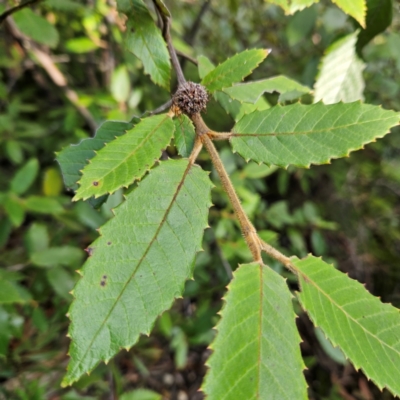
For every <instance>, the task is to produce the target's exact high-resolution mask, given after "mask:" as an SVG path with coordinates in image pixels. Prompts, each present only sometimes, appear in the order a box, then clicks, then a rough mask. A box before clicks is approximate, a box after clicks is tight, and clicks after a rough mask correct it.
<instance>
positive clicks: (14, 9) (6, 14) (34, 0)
mask: <svg viewBox="0 0 400 400" xmlns="http://www.w3.org/2000/svg"><path fill="white" fill-rule="evenodd" d="M40 1H42V0H28V1H26V2H25V3H21V4H18V5H17V6H15V7H12V8H9V9H8V10H6V11H4V12H3V14H1V15H0V24H2V23H3V22H4V21H5V19H6V18H7V17H9V16H10V15H12V14H14V13H15V12H17V11H19V10H22V9H23V8H25V7H28V6H31V5H33V4H35V3H39V2H40Z"/></svg>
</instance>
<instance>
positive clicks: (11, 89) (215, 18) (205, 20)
mask: <svg viewBox="0 0 400 400" xmlns="http://www.w3.org/2000/svg"><path fill="white" fill-rule="evenodd" d="M166 3H167V4H168V6H169V8H170V10H171V13H172V15H173V31H172V36H173V39H174V45H175V46H176V48H177V49H178V50H179V51H180V52H181V53H184V54H185V55H187V56H189V58H190V57H192V58H196V57H197V56H199V55H201V54H203V55H206V56H207V57H209V58H210V59H211V60H212V61H213V62H214V63H218V62H222V61H224V60H225V59H226V58H227V57H229V56H232V55H234V54H235V53H237V52H240V51H242V50H244V49H246V48H255V47H257V48H270V49H272V52H271V54H270V55H269V56H268V58H267V60H266V61H265V62H264V63H263V64H262V65H261V66H260V67H259V68H258V69H257V71H256V72H255V73H254V74H253V75H252V78H251V79H262V78H267V77H270V76H275V75H279V74H285V75H287V76H289V77H291V78H293V79H295V80H297V81H299V82H301V83H302V84H304V85H307V86H309V87H311V88H312V87H313V84H314V82H315V77H316V76H317V74H318V64H319V61H320V59H321V57H322V56H323V55H324V52H325V51H326V49H327V48H328V47H329V45H330V44H331V43H333V42H334V41H335V40H337V39H338V38H340V37H341V36H344V35H346V34H349V33H351V32H354V30H355V29H356V23H355V22H354V21H352V20H351V19H350V18H349V17H347V16H346V15H345V14H344V13H343V12H342V11H341V10H340V9H339V8H337V7H336V6H335V5H333V4H332V3H331V2H330V1H321V2H320V3H319V4H316V5H314V6H312V7H310V8H307V9H305V10H303V11H301V12H298V13H296V14H295V15H294V16H285V15H284V12H283V11H282V10H281V9H280V8H279V7H277V6H275V5H271V4H267V3H266V2H264V1H261V0H248V1H243V2H240V1H235V0H220V1H209V2H200V1H199V2H197V1H189V0H186V1H174V2H172V1H169V2H168V1H167V2H166ZM395 3H396V2H395ZM12 5H14V2H13V1H3V2H1V3H0V12H3V11H4V10H5V9H6V8H8V7H10V6H12ZM124 27H125V21H124V18H123V17H122V16H120V15H118V13H117V11H116V4H115V2H114V1H107V0H85V1H73V0H63V1H58V0H46V1H42V2H37V4H35V5H33V6H32V7H31V8H26V9H24V10H22V11H19V12H18V13H15V14H14V16H13V17H12V18H8V19H7V20H6V21H5V22H3V24H2V25H1V26H0V38H1V40H0V76H1V81H0V399H1V400H2V399H7V400H8V399H12V400H14V399H15V400H20V399H21V400H25V399H27V400H28V399H29V400H36V399H37V400H41V399H50V400H56V399H57V400H58V399H62V400H79V399H122V400H130V399H133V400H146V399H147V400H149V399H161V398H163V399H178V400H185V399H194V400H197V399H202V398H203V395H202V394H201V393H199V392H198V389H199V387H200V384H201V381H202V379H203V376H204V374H205V371H206V367H205V366H204V363H205V360H206V359H207V357H208V355H209V350H208V349H207V347H208V345H209V344H210V342H211V341H212V339H213V337H214V335H215V332H214V331H213V329H212V328H213V326H215V324H216V322H217V321H218V318H219V317H218V314H217V312H218V311H219V310H220V308H221V306H222V301H221V298H222V296H223V294H224V290H225V287H226V285H227V284H228V282H229V280H230V277H231V274H232V270H233V269H235V268H236V266H237V265H238V263H244V262H247V261H248V260H249V259H250V258H251V257H250V254H249V251H248V249H247V247H246V246H245V243H244V241H243V238H242V237H241V234H240V229H239V226H238V225H237V224H236V221H235V219H234V217H233V212H232V209H231V208H230V205H229V203H228V201H227V198H226V196H225V195H224V193H223V192H222V188H221V187H220V186H219V185H218V181H217V180H216V179H215V177H216V176H215V174H214V173H212V178H214V182H215V183H216V188H215V190H214V191H213V203H214V205H215V206H214V207H213V208H212V209H211V212H210V226H211V228H210V229H207V230H206V232H205V239H204V245H203V248H204V252H202V253H200V254H199V255H198V257H197V263H196V268H195V280H194V281H190V282H188V283H187V286H186V290H185V296H184V298H183V299H181V300H178V301H177V302H176V303H175V305H174V307H173V308H172V310H170V311H168V312H166V313H164V314H163V315H162V316H161V317H160V318H159V320H158V321H157V323H156V326H155V329H154V330H153V333H152V335H151V336H150V337H143V338H142V339H141V340H140V342H139V344H138V345H136V346H135V347H134V348H133V349H132V350H131V351H129V352H123V353H121V354H119V355H118V356H116V357H115V359H114V360H113V361H112V362H111V363H110V364H109V365H107V366H106V365H103V364H101V365H99V366H98V368H97V369H96V370H95V371H94V372H93V373H92V374H91V375H90V376H85V377H84V378H82V379H81V380H80V381H79V382H78V383H76V384H75V385H74V386H73V387H72V388H67V389H61V388H60V381H61V378H62V376H63V374H64V371H65V368H66V364H67V362H68V356H67V352H68V345H69V340H68V338H67V337H66V332H67V327H68V319H67V317H66V313H67V310H68V307H69V304H70V303H71V300H72V296H71V295H70V294H69V291H70V290H71V289H72V288H73V286H74V283H75V282H76V281H77V279H78V277H79V276H78V274H77V273H75V271H76V270H77V269H79V268H80V267H81V265H82V263H83V260H84V259H85V257H86V255H85V252H84V251H83V249H85V248H86V247H87V246H88V245H89V244H90V243H91V242H92V241H93V240H94V239H95V238H96V237H97V233H96V228H98V227H99V226H100V225H102V224H103V223H104V222H105V221H106V220H107V219H109V218H111V217H112V212H111V209H112V208H114V207H115V206H117V205H118V204H119V203H121V201H123V192H122V191H121V190H120V191H118V192H116V193H115V194H114V195H112V196H110V197H109V198H108V199H107V201H106V202H105V203H104V204H102V205H95V206H96V207H93V204H90V203H88V202H78V203H71V198H72V192H67V191H65V190H64V186H63V182H62V176H61V173H60V170H59V167H58V165H57V164H56V162H55V152H58V151H60V150H61V149H62V148H63V147H65V146H67V145H69V144H71V143H78V142H79V141H80V140H81V139H83V138H86V137H90V136H92V135H93V134H94V132H95V129H96V127H98V126H99V124H100V123H101V122H102V121H104V120H107V119H112V120H121V121H129V120H130V119H131V118H132V117H133V116H134V115H135V116H140V115H142V114H143V113H145V112H146V111H149V110H153V109H155V108H157V107H158V106H160V105H161V104H163V103H165V102H166V101H168V100H169V99H170V93H168V92H167V91H166V90H164V89H162V88H159V87H157V86H155V85H154V84H153V83H152V82H151V81H150V79H149V77H148V76H146V75H144V73H143V69H142V66H141V63H140V61H139V60H138V59H136V58H135V57H134V56H133V55H132V54H130V53H129V52H128V51H127V50H125V48H124V45H123V31H124ZM399 32H400V10H399V5H398V4H395V5H394V6H393V22H392V25H391V26H390V27H389V28H388V29H387V30H386V31H385V32H384V33H382V34H380V35H378V36H376V37H375V38H374V39H373V41H372V42H371V43H369V44H368V45H367V46H366V47H365V48H364V50H363V52H362V56H363V59H364V62H365V64H366V68H365V70H364V79H365V85H366V86H365V91H364V96H365V102H367V103H371V104H381V105H382V106H383V107H384V108H388V109H393V110H398V111H399V110H400V80H399V78H398V77H399V74H400V34H399ZM182 62H183V65H184V69H185V74H186V76H187V77H188V78H190V79H191V80H193V81H198V80H199V79H198V74H197V68H196V66H195V65H194V64H193V63H192V62H191V61H190V60H188V59H187V58H182ZM265 100H266V101H268V103H270V104H271V105H274V104H276V103H277V101H278V95H275V94H266V95H265ZM302 101H304V102H307V101H308V100H307V98H303V100H302ZM205 119H206V121H207V123H208V125H209V126H212V127H213V128H215V129H216V130H221V131H226V130H229V129H230V128H231V127H232V125H233V120H231V119H230V117H229V116H228V115H227V114H226V112H225V110H224V109H223V108H222V107H221V106H220V105H218V104H217V103H215V102H214V103H211V104H210V105H209V106H208V112H207V114H206V115H205ZM218 147H219V150H220V152H221V157H222V159H223V161H224V164H225V165H226V168H227V170H228V172H229V173H230V175H231V178H232V181H233V183H234V184H235V187H236V188H237V190H238V193H239V195H240V197H241V199H242V200H243V206H244V208H245V210H246V211H247V213H248V214H249V216H250V218H251V219H252V220H253V221H254V222H255V225H256V228H257V229H258V230H260V231H262V232H264V235H268V238H269V240H270V241H272V242H273V243H274V244H275V245H276V246H277V247H279V248H280V250H281V251H283V252H285V253H287V254H296V255H298V256H300V257H303V256H305V255H306V254H307V253H309V252H313V253H314V254H315V255H318V256H323V258H324V260H326V261H329V262H332V263H334V265H335V266H337V267H338V268H339V269H340V270H342V271H345V272H347V273H348V274H349V275H350V276H351V277H352V278H355V279H357V280H359V281H361V282H363V283H365V284H366V287H367V288H368V290H369V291H371V292H372V293H373V294H375V295H376V296H380V297H381V298H382V300H383V301H384V302H390V303H392V304H393V305H394V306H396V307H400V265H399V260H400V202H399V197H400V161H399V155H400V130H399V129H398V128H397V129H394V130H393V132H392V134H390V135H388V136H386V137H385V138H384V139H382V140H379V141H378V142H376V143H374V144H372V145H368V146H367V147H366V149H365V150H364V151H359V152H356V153H353V154H352V155H351V156H350V157H349V158H346V159H341V160H336V161H333V162H332V164H331V165H323V166H313V167H312V168H311V169H309V170H304V169H297V168H293V167H290V168H289V169H288V170H277V169H274V168H268V167H266V166H263V165H262V166H258V165H257V164H255V163H249V164H246V163H245V161H244V160H243V159H242V158H241V157H240V156H238V155H235V154H232V153H231V151H230V150H229V149H228V148H227V145H226V144H218ZM175 156H177V155H176V154H175V153H174V149H173V148H172V147H171V148H168V149H167V150H166V152H165V157H175ZM199 163H201V164H202V166H204V167H205V169H208V170H211V163H210V161H209V159H208V156H207V154H206V153H205V152H204V153H202V154H201V155H200V157H199ZM271 266H272V267H273V268H274V269H276V270H278V271H281V272H282V274H283V275H285V276H286V277H287V278H288V280H289V282H291V281H293V286H292V289H293V290H296V289H297V287H296V285H295V281H294V280H293V277H292V276H291V275H290V274H288V273H286V272H285V271H283V270H281V267H280V266H279V265H278V264H274V263H272V265H271ZM295 309H296V311H298V314H299V318H298V320H297V323H298V325H299V329H300V332H301V334H302V338H303V343H302V345H301V346H302V353H303V356H304V359H305V362H306V365H307V367H308V370H307V371H305V375H306V378H307V381H308V384H309V387H310V389H309V390H310V393H309V394H310V399H332V400H333V399H360V400H370V399H384V400H386V399H392V398H393V397H392V396H391V395H390V394H389V393H388V392H386V391H384V392H383V393H382V392H380V391H379V390H378V389H377V388H376V387H375V386H374V385H373V384H372V383H371V382H368V381H367V379H366V378H365V377H364V376H363V374H362V373H360V372H356V371H355V370H354V368H353V367H352V366H351V365H350V364H349V363H347V362H346V360H345V359H344V357H343V355H342V354H341V352H340V351H339V350H338V349H334V348H332V346H331V345H330V344H329V342H327V340H326V339H325V338H324V336H323V335H322V334H321V332H320V331H318V330H314V328H313V327H312V325H311V323H310V322H309V320H308V318H307V317H306V315H305V314H302V313H301V312H300V308H299V306H298V305H297V304H295ZM288 368H290V366H288ZM138 389H148V390H138Z"/></svg>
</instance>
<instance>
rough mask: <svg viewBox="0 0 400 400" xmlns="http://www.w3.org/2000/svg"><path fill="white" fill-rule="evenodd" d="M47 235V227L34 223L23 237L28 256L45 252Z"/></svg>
mask: <svg viewBox="0 0 400 400" xmlns="http://www.w3.org/2000/svg"><path fill="white" fill-rule="evenodd" d="M49 242H50V238H49V233H48V232H47V226H46V225H44V224H40V223H37V222H34V223H33V224H32V225H31V226H30V227H29V229H28V231H27V232H26V234H25V236H24V245H25V249H26V251H27V252H28V254H32V253H35V252H38V251H42V250H45V249H47V248H48V247H49Z"/></svg>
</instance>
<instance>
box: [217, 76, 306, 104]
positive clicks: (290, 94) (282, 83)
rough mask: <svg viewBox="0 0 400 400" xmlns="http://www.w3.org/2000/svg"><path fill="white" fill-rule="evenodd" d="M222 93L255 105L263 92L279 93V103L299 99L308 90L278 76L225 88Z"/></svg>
mask: <svg viewBox="0 0 400 400" xmlns="http://www.w3.org/2000/svg"><path fill="white" fill-rule="evenodd" d="M223 91H224V92H225V93H227V94H228V95H229V96H230V97H231V98H232V99H235V100H239V101H243V102H245V103H255V102H256V101H257V100H258V99H259V98H260V96H261V95H262V94H263V93H265V92H268V93H272V92H278V93H281V96H280V97H279V101H288V100H294V99H296V98H299V97H301V96H302V95H303V94H306V93H310V88H308V87H307V86H303V85H301V84H300V83H298V82H296V81H294V80H292V79H290V78H288V77H286V76H284V75H278V76H274V77H272V78H268V79H263V80H260V81H252V82H248V83H241V84H239V85H235V86H232V87H230V88H225V89H223ZM283 95H284V96H283Z"/></svg>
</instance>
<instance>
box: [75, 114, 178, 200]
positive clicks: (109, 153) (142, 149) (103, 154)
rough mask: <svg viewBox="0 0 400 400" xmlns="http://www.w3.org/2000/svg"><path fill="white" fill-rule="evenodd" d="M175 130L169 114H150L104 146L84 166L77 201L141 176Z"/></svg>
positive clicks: (109, 191) (108, 190)
mask: <svg viewBox="0 0 400 400" xmlns="http://www.w3.org/2000/svg"><path fill="white" fill-rule="evenodd" d="M174 129H175V125H174V123H173V121H172V119H171V117H169V116H168V114H161V115H156V116H153V117H148V118H145V119H143V120H141V122H140V123H139V124H137V125H136V126H135V127H134V128H133V129H131V130H129V131H128V132H127V133H126V134H125V135H123V136H119V137H117V138H116V139H115V140H114V141H112V142H110V143H109V144H108V145H107V146H106V147H104V148H102V149H100V151H99V152H98V153H97V155H96V156H95V157H94V158H93V159H92V160H91V161H90V163H89V164H88V165H86V167H85V168H84V169H83V171H82V175H83V176H82V178H81V180H80V181H79V182H78V183H79V184H80V187H79V189H78V190H77V192H76V195H75V197H74V200H79V199H84V200H85V199H87V198H89V197H91V196H95V197H99V196H101V195H102V194H106V193H112V192H115V191H116V190H117V189H119V188H120V187H122V186H126V187H127V186H129V185H130V184H131V183H133V182H134V181H135V180H137V179H140V178H141V177H142V176H143V175H144V174H145V173H146V172H147V171H148V170H149V169H150V168H151V167H152V166H153V164H154V162H155V161H156V160H157V159H158V158H159V157H160V155H161V152H162V150H163V149H165V148H166V147H167V146H168V143H169V142H170V141H171V138H172V136H173V134H174Z"/></svg>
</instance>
